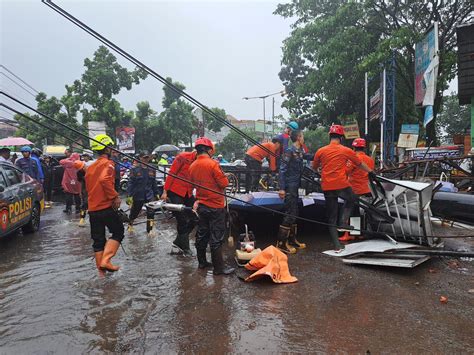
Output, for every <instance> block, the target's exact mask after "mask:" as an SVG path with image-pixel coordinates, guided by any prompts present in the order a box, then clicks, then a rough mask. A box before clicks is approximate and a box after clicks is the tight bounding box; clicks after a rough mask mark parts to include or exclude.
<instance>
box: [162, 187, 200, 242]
mask: <svg viewBox="0 0 474 355" xmlns="http://www.w3.org/2000/svg"><path fill="white" fill-rule="evenodd" d="M168 198H169V200H170V202H171V203H176V204H178V205H185V206H186V207H193V204H194V201H196V199H195V198H194V196H192V195H191V196H185V197H182V196H179V195H177V194H175V193H174V192H173V191H169V192H168ZM173 216H174V217H175V218H176V230H177V232H178V234H186V235H189V233H191V231H192V230H193V228H194V226H195V225H196V222H197V221H196V219H195V215H194V214H193V213H192V212H189V211H183V212H178V211H173Z"/></svg>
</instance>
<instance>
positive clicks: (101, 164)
mask: <svg viewBox="0 0 474 355" xmlns="http://www.w3.org/2000/svg"><path fill="white" fill-rule="evenodd" d="M114 186H115V164H114V162H113V161H112V160H110V159H108V158H106V157H100V158H99V159H98V160H97V161H96V162H95V163H93V164H92V165H91V166H89V167H88V168H87V171H86V188H87V196H88V204H89V211H91V212H92V211H100V210H105V209H106V208H109V207H112V202H113V201H114V200H115V199H116V198H117V196H118V193H117V191H115V187H114Z"/></svg>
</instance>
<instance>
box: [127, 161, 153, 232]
mask: <svg viewBox="0 0 474 355" xmlns="http://www.w3.org/2000/svg"><path fill="white" fill-rule="evenodd" d="M139 157H140V161H141V162H143V163H145V164H148V163H149V161H150V155H149V154H148V153H146V152H142V153H140V155H139ZM127 194H128V197H127V203H128V204H131V207H130V215H129V218H130V222H129V226H128V231H129V232H130V233H132V232H133V221H134V220H135V219H136V218H137V217H138V214H139V213H140V211H141V210H142V207H143V205H144V204H145V203H147V202H151V201H153V200H155V199H157V198H158V199H159V197H160V196H159V191H158V186H157V185H156V173H155V170H153V169H151V168H149V167H147V166H146V165H144V164H138V165H137V166H134V167H133V168H132V169H131V170H130V178H129V181H128V188H127ZM146 218H147V221H146V231H147V233H148V235H149V236H150V237H152V236H154V235H155V233H154V231H153V224H154V221H155V212H154V210H153V209H151V208H147V211H146Z"/></svg>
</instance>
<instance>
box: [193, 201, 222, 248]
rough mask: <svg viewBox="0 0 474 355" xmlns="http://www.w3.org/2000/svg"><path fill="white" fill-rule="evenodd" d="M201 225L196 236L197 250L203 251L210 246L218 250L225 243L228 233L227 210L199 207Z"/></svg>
mask: <svg viewBox="0 0 474 355" xmlns="http://www.w3.org/2000/svg"><path fill="white" fill-rule="evenodd" d="M197 212H198V215H199V225H198V232H197V235H196V250H203V249H206V248H207V244H209V245H210V247H211V250H216V249H218V248H220V247H221V246H222V244H223V243H224V236H225V232H226V227H225V213H226V211H225V208H210V207H207V206H205V205H202V204H201V205H199V207H198V211H197Z"/></svg>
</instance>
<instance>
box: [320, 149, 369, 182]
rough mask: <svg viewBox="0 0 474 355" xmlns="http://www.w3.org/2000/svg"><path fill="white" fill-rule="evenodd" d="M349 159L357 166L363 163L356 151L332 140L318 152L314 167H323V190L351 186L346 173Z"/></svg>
mask: <svg viewBox="0 0 474 355" xmlns="http://www.w3.org/2000/svg"><path fill="white" fill-rule="evenodd" d="M348 161H351V162H352V163H353V164H354V165H355V166H359V165H360V164H361V160H360V159H359V157H358V156H357V155H356V153H355V152H354V151H353V150H352V149H349V148H347V147H345V146H343V145H342V144H340V143H339V142H335V141H332V142H330V143H329V144H328V145H326V146H324V147H322V148H320V149H319V150H318V151H317V152H316V154H315V155H314V160H313V169H315V170H316V169H317V168H319V167H321V170H322V171H321V186H322V188H323V191H331V190H341V189H345V188H346V187H349V186H351V184H350V183H349V179H348V178H347V173H346V169H347V162H348Z"/></svg>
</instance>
